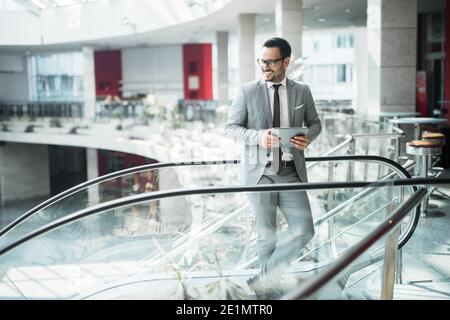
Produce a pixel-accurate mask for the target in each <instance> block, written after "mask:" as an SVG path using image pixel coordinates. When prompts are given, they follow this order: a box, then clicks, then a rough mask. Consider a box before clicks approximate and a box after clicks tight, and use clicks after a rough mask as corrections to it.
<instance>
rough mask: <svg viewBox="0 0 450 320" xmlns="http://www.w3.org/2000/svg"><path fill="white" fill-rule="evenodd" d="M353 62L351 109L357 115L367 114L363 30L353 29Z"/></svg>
mask: <svg viewBox="0 0 450 320" xmlns="http://www.w3.org/2000/svg"><path fill="white" fill-rule="evenodd" d="M353 35H354V48H355V55H354V57H355V62H354V66H353V72H354V77H353V81H354V82H355V83H356V85H355V86H354V94H353V108H354V109H355V111H356V113H358V114H369V110H368V109H369V108H368V105H367V91H368V90H367V81H368V78H367V57H368V53H367V31H366V29H365V28H358V29H356V28H355V29H354V33H353Z"/></svg>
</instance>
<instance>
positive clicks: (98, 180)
mask: <svg viewBox="0 0 450 320" xmlns="http://www.w3.org/2000/svg"><path fill="white" fill-rule="evenodd" d="M239 162H240V161H239V160H221V161H215V160H213V161H191V162H164V163H152V164H145V165H142V166H136V167H132V168H127V169H124V170H119V171H115V172H112V173H109V174H105V175H103V176H100V177H97V178H94V179H92V180H89V181H86V182H83V183H80V184H78V185H76V186H74V187H72V188H70V189H67V190H65V191H63V192H61V193H59V194H57V195H55V196H53V197H51V198H50V199H47V200H45V201H44V202H42V203H40V204H38V205H37V206H35V207H33V208H31V209H30V210H28V211H27V212H25V213H24V214H23V215H21V216H20V217H19V218H17V219H16V220H14V221H12V222H11V223H10V224H9V225H7V226H6V227H5V228H3V229H2V230H0V237H1V236H3V235H4V234H5V233H6V232H8V231H9V230H11V229H12V228H14V227H15V226H16V225H18V224H19V223H21V222H22V221H23V220H25V219H27V218H28V217H30V216H32V215H33V214H34V213H36V212H38V211H40V210H43V209H45V208H47V207H49V206H51V205H52V204H54V203H56V202H57V201H59V200H61V199H63V198H65V197H68V196H71V195H73V194H75V193H77V192H78V191H81V190H84V189H86V188H87V187H90V186H92V185H95V184H99V183H101V182H104V181H108V180H111V179H114V178H118V177H121V176H124V175H126V174H132V173H138V172H142V171H146V170H149V169H153V170H155V169H162V168H171V167H181V166H191V165H192V166H194V165H213V164H238V163H239Z"/></svg>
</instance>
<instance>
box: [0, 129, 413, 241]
mask: <svg viewBox="0 0 450 320" xmlns="http://www.w3.org/2000/svg"><path fill="white" fill-rule="evenodd" d="M351 141H353V138H352V137H351V136H347V139H346V140H345V141H344V142H342V143H341V144H339V145H338V146H336V147H335V148H334V149H332V150H330V151H329V152H336V151H338V150H340V149H341V148H342V147H343V146H345V145H346V144H348V143H350V142H351ZM361 157H366V158H361ZM352 159H355V160H374V161H375V160H378V161H380V162H384V163H387V164H389V165H391V167H395V168H396V169H398V171H401V172H402V173H403V174H404V178H407V177H411V176H410V175H409V173H408V172H407V171H406V170H402V166H400V165H399V164H398V163H396V162H394V161H392V160H390V159H387V158H383V157H380V156H354V155H351V156H350V155H348V156H325V157H308V158H305V161H306V162H310V161H311V162H316V163H318V162H322V161H345V160H352ZM239 163H240V160H219V161H216V160H212V161H188V162H184V161H183V162H165V163H156V164H155V163H153V164H147V165H142V166H137V167H132V168H128V169H124V170H120V171H116V172H112V173H109V174H106V175H103V176H101V177H97V178H95V179H92V180H89V181H86V182H83V183H81V184H79V185H76V186H74V187H72V188H70V189H67V190H65V191H63V192H61V193H59V194H57V195H56V196H54V197H52V198H50V199H48V200H46V201H44V202H42V203H40V204H39V205H37V206H35V207H34V208H32V209H30V210H28V211H27V212H25V213H24V214H23V215H21V216H20V217H19V218H17V219H16V220H14V221H12V222H11V223H10V224H9V225H7V226H6V227H5V228H3V229H2V230H0V237H2V236H3V235H4V234H5V233H7V232H8V231H9V230H11V229H12V228H14V227H15V226H17V225H18V224H19V223H21V222H22V221H24V220H25V219H27V218H28V217H30V216H32V215H33V214H35V213H36V212H38V211H40V210H43V209H45V208H47V207H49V206H51V205H52V204H54V203H56V202H57V201H59V200H61V199H63V198H65V197H68V196H71V195H73V194H75V193H77V192H78V191H81V190H84V189H86V188H87V187H89V186H92V185H95V184H99V183H101V182H104V181H107V180H111V179H114V178H117V177H121V176H124V175H126V174H132V173H137V172H142V171H146V170H150V169H152V170H156V169H161V168H168V167H170V168H171V167H181V166H196V165H216V164H239ZM311 167H312V165H311V166H308V168H311Z"/></svg>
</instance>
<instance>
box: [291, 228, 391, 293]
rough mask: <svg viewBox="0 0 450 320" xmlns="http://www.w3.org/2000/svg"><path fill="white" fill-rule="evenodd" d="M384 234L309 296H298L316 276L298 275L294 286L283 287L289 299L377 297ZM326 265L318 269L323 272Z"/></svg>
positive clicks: (380, 283) (380, 285)
mask: <svg viewBox="0 0 450 320" xmlns="http://www.w3.org/2000/svg"><path fill="white" fill-rule="evenodd" d="M386 239H387V236H384V237H382V238H381V239H379V240H378V241H376V242H375V243H374V244H372V245H371V246H370V247H368V248H366V251H365V252H364V253H362V254H361V255H360V256H359V257H358V258H356V259H355V260H354V261H353V262H352V263H351V264H350V265H349V266H348V267H347V268H345V269H343V270H341V271H340V272H338V273H337V274H336V275H335V276H334V278H332V279H331V280H330V281H328V282H327V283H325V284H323V285H322V286H321V287H320V288H319V289H318V290H317V291H315V292H314V293H313V294H311V295H306V296H304V295H301V294H302V293H304V291H303V290H304V289H306V288H308V284H309V283H311V281H315V280H317V278H318V276H316V277H313V276H312V277H303V278H301V277H297V278H296V281H295V283H296V284H297V285H296V286H295V287H292V288H291V289H290V290H286V296H289V297H290V298H295V297H297V298H299V299H310V300H379V299H381V292H382V273H383V263H384V262H383V257H384V251H385V248H386ZM330 266H331V265H327V266H326V267H324V268H323V269H322V270H320V272H325V271H326V270H327V268H328V267H330Z"/></svg>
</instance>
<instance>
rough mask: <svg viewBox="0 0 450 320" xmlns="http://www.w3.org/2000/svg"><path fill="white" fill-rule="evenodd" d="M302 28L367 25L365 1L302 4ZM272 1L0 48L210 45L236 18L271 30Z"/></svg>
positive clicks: (235, 1) (250, 0)
mask: <svg viewBox="0 0 450 320" xmlns="http://www.w3.org/2000/svg"><path fill="white" fill-rule="evenodd" d="M303 3H304V5H303V6H304V14H303V18H304V23H303V25H304V27H305V28H306V29H317V28H335V27H350V26H364V25H365V24H366V8H367V0H339V1H336V0H303ZM274 8H275V0H245V1H244V0H231V1H230V2H229V3H228V4H227V5H225V7H224V8H223V9H221V10H219V11H218V12H216V13H214V14H212V15H209V16H207V17H205V18H202V19H199V20H196V21H193V22H189V23H185V24H179V25H176V26H173V27H169V28H165V29H160V30H156V31H151V32H147V33H142V34H136V35H130V36H124V37H116V38H110V39H99V40H95V41H89V42H83V43H68V44H58V45H47V46H30V47H23V46H22V47H19V46H0V49H3V50H8V49H9V50H30V51H37V50H52V49H55V50H61V49H72V48H79V47H81V46H83V45H89V46H94V48H97V49H115V48H126V47H136V46H156V45H167V44H181V43H186V42H201V41H211V40H212V39H213V37H214V35H215V32H216V31H230V32H231V33H235V32H236V31H237V23H238V15H239V14H241V13H255V14H257V15H262V16H263V17H264V19H259V21H263V22H262V23H264V22H266V23H267V24H268V28H272V29H273V28H274V26H273V25H274V21H273V20H274V18H273V15H274Z"/></svg>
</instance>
